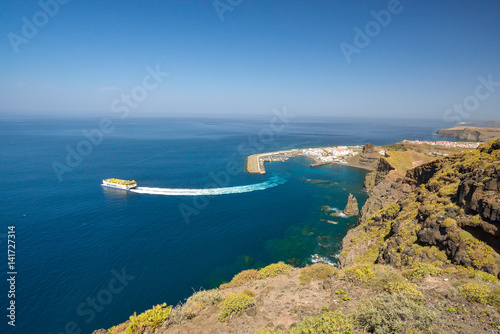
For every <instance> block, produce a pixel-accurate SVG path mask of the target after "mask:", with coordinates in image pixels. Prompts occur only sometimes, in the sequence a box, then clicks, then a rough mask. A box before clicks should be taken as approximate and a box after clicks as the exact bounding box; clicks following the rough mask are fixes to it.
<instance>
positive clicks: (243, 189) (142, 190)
mask: <svg viewBox="0 0 500 334" xmlns="http://www.w3.org/2000/svg"><path fill="white" fill-rule="evenodd" d="M285 182H286V179H284V178H282V177H279V176H273V177H271V178H270V179H269V180H267V181H265V182H261V183H255V184H250V185H245V186H235V187H224V188H207V189H182V188H151V187H137V188H134V189H130V191H132V192H135V193H139V194H150V195H163V196H207V195H227V194H241V193H248V192H252V191H258V190H266V189H269V188H273V187H276V186H278V185H280V184H283V183H285Z"/></svg>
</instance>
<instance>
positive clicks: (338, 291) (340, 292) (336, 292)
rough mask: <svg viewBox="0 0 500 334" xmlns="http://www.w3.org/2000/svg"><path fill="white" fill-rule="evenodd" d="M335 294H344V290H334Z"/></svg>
mask: <svg viewBox="0 0 500 334" xmlns="http://www.w3.org/2000/svg"><path fill="white" fill-rule="evenodd" d="M335 294H337V295H344V294H345V291H344V290H342V289H339V290H335Z"/></svg>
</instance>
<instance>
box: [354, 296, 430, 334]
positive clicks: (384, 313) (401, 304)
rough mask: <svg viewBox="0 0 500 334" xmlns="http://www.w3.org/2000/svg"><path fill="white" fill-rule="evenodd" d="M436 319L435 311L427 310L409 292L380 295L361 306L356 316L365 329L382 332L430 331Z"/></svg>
mask: <svg viewBox="0 0 500 334" xmlns="http://www.w3.org/2000/svg"><path fill="white" fill-rule="evenodd" d="M435 319H436V315H435V313H434V312H431V311H427V310H425V309H424V307H423V306H422V305H420V304H419V303H417V302H415V301H414V300H413V299H412V296H411V295H410V294H409V293H408V292H398V293H394V294H391V295H385V296H382V297H379V298H378V299H377V300H376V301H375V302H369V303H368V304H367V305H365V306H363V307H361V308H360V310H359V311H358V314H357V316H356V320H357V321H358V322H359V324H360V325H361V326H362V327H363V328H364V330H366V331H369V332H372V333H380V334H382V333H384V334H385V333H408V332H410V331H414V330H419V331H421V332H428V333H430V331H431V329H432V323H433V322H434V320H435Z"/></svg>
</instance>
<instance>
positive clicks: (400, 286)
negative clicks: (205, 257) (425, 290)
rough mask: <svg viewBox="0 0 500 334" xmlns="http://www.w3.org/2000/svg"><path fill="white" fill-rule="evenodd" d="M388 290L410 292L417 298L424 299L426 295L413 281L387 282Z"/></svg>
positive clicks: (391, 291)
mask: <svg viewBox="0 0 500 334" xmlns="http://www.w3.org/2000/svg"><path fill="white" fill-rule="evenodd" d="M385 290H386V291H387V292H390V293H398V292H402V291H405V292H408V294H409V295H410V296H411V297H412V298H413V299H416V300H422V299H424V295H423V294H422V292H420V290H418V288H417V286H416V285H415V284H413V283H409V282H390V283H389V284H387V287H386V289H385Z"/></svg>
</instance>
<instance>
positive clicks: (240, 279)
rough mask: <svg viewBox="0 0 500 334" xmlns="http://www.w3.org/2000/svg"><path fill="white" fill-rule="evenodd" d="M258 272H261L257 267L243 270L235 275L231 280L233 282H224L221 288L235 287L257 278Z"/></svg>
mask: <svg viewBox="0 0 500 334" xmlns="http://www.w3.org/2000/svg"><path fill="white" fill-rule="evenodd" d="M258 274H259V272H258V271H257V270H255V269H250V270H243V271H242V272H240V273H239V274H237V275H235V276H234V277H233V279H232V280H231V282H229V283H224V284H222V285H221V286H220V288H221V289H227V288H234V287H237V286H241V285H243V284H245V283H246V282H248V281H251V280H253V279H256V278H257V275H258Z"/></svg>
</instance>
